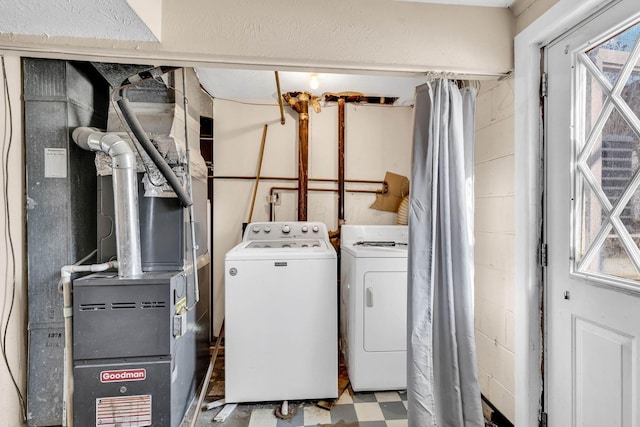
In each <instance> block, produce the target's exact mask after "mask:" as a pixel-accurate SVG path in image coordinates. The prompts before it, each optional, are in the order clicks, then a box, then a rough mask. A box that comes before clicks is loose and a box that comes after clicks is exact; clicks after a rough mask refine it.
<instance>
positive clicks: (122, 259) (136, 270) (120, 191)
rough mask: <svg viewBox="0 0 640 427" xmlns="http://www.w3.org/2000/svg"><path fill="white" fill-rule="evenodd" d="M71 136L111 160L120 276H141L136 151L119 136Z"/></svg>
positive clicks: (89, 131)
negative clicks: (106, 155)
mask: <svg viewBox="0 0 640 427" xmlns="http://www.w3.org/2000/svg"><path fill="white" fill-rule="evenodd" d="M72 137H73V140H74V141H75V142H76V144H78V145H79V146H80V147H81V148H83V149H85V150H90V151H102V152H104V153H106V154H108V155H109V156H110V157H111V160H112V168H113V202H114V207H115V229H116V247H117V253H118V274H119V276H120V277H135V276H140V275H141V274H142V261H141V259H142V256H141V251H140V224H139V217H138V179H137V172H136V155H135V152H134V151H133V148H131V146H130V145H129V143H127V142H126V141H124V140H123V139H122V138H121V137H119V136H117V135H116V134H112V133H104V132H100V131H98V130H97V129H94V128H89V127H79V128H76V129H75V130H74V131H73V135H72Z"/></svg>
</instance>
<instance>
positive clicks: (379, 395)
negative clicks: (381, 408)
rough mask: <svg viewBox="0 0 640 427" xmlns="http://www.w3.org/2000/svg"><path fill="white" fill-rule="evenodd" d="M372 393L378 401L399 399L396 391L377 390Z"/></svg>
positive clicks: (397, 400) (396, 400)
mask: <svg viewBox="0 0 640 427" xmlns="http://www.w3.org/2000/svg"><path fill="white" fill-rule="evenodd" d="M374 394H375V395H376V401H378V402H399V401H400V400H401V399H400V395H399V394H398V392H397V391H377V392H375V393H374Z"/></svg>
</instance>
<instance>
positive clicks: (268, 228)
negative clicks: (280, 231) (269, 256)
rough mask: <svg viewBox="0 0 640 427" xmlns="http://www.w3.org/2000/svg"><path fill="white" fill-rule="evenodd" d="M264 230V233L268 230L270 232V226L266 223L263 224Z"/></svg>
mask: <svg viewBox="0 0 640 427" xmlns="http://www.w3.org/2000/svg"><path fill="white" fill-rule="evenodd" d="M264 232H265V233H269V232H271V227H269V226H268V225H265V226H264Z"/></svg>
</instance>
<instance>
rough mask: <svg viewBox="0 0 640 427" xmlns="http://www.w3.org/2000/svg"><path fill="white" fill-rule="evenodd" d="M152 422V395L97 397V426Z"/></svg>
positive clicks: (138, 426) (137, 425) (141, 426)
mask: <svg viewBox="0 0 640 427" xmlns="http://www.w3.org/2000/svg"><path fill="white" fill-rule="evenodd" d="M151 424H152V422H151V395H150V394H144V395H139V396H118V397H100V398H98V399H96V426H127V427H145V426H150V425H151Z"/></svg>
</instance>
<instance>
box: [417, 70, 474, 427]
mask: <svg viewBox="0 0 640 427" xmlns="http://www.w3.org/2000/svg"><path fill="white" fill-rule="evenodd" d="M475 98H476V91H475V89H474V88H464V89H462V90H459V89H458V87H457V86H456V84H455V83H453V82H451V81H449V80H444V79H438V80H433V81H430V82H429V83H426V84H424V85H421V86H419V87H418V88H416V101H415V110H414V136H413V169H412V179H411V198H410V199H411V203H410V210H409V267H408V268H409V272H408V286H409V292H408V295H409V301H408V306H409V313H408V356H407V358H408V365H407V373H408V381H407V396H408V418H409V427H482V426H484V420H483V416H482V407H481V400H480V386H479V384H478V374H477V368H476V351H475V338H474V329H473V325H474V323H473V143H474V138H473V135H474V127H475V116H474V111H475Z"/></svg>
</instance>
